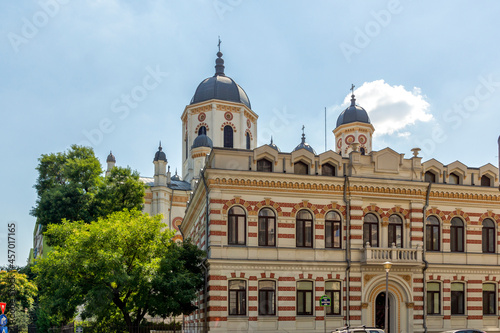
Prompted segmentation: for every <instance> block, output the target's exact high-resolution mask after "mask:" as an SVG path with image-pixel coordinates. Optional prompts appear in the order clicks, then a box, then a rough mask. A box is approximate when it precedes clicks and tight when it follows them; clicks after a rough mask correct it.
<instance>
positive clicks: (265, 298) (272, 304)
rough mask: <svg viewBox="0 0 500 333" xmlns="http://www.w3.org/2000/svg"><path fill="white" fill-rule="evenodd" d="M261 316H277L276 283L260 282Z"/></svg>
mask: <svg viewBox="0 0 500 333" xmlns="http://www.w3.org/2000/svg"><path fill="white" fill-rule="evenodd" d="M259 315H262V316H275V315H276V281H270V280H263V281H259Z"/></svg>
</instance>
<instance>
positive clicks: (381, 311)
mask: <svg viewBox="0 0 500 333" xmlns="http://www.w3.org/2000/svg"><path fill="white" fill-rule="evenodd" d="M390 309H391V297H389V319H388V325H387V326H389V327H388V328H389V330H388V331H386V332H390V331H391V311H390ZM375 327H377V328H381V329H383V330H385V292H382V293H380V294H378V296H377V298H376V299H375Z"/></svg>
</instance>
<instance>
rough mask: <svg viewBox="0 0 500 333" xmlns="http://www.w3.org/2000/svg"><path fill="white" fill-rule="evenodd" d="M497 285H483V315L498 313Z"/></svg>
mask: <svg viewBox="0 0 500 333" xmlns="http://www.w3.org/2000/svg"><path fill="white" fill-rule="evenodd" d="M496 290H497V288H496V285H495V284H494V283H484V284H483V314H485V315H494V314H496V313H497V297H496V294H497V293H496Z"/></svg>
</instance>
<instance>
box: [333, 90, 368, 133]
mask: <svg viewBox="0 0 500 333" xmlns="http://www.w3.org/2000/svg"><path fill="white" fill-rule="evenodd" d="M357 121H359V122H361V123H366V124H371V122H370V117H368V113H367V112H366V110H365V109H363V108H362V107H361V106H359V105H356V99H355V98H354V95H352V98H351V105H350V106H349V107H348V108H347V109H345V110H344V111H342V113H341V114H340V116H339V117H338V119H337V127H339V126H340V125H344V124H349V123H354V122H357Z"/></svg>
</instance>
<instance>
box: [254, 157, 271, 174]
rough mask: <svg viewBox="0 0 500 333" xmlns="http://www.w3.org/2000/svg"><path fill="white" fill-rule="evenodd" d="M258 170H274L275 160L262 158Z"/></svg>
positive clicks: (258, 163) (258, 162)
mask: <svg viewBox="0 0 500 333" xmlns="http://www.w3.org/2000/svg"><path fill="white" fill-rule="evenodd" d="M257 171H263V172H273V162H271V161H269V160H267V159H265V158H261V159H260V160H258V161H257Z"/></svg>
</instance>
